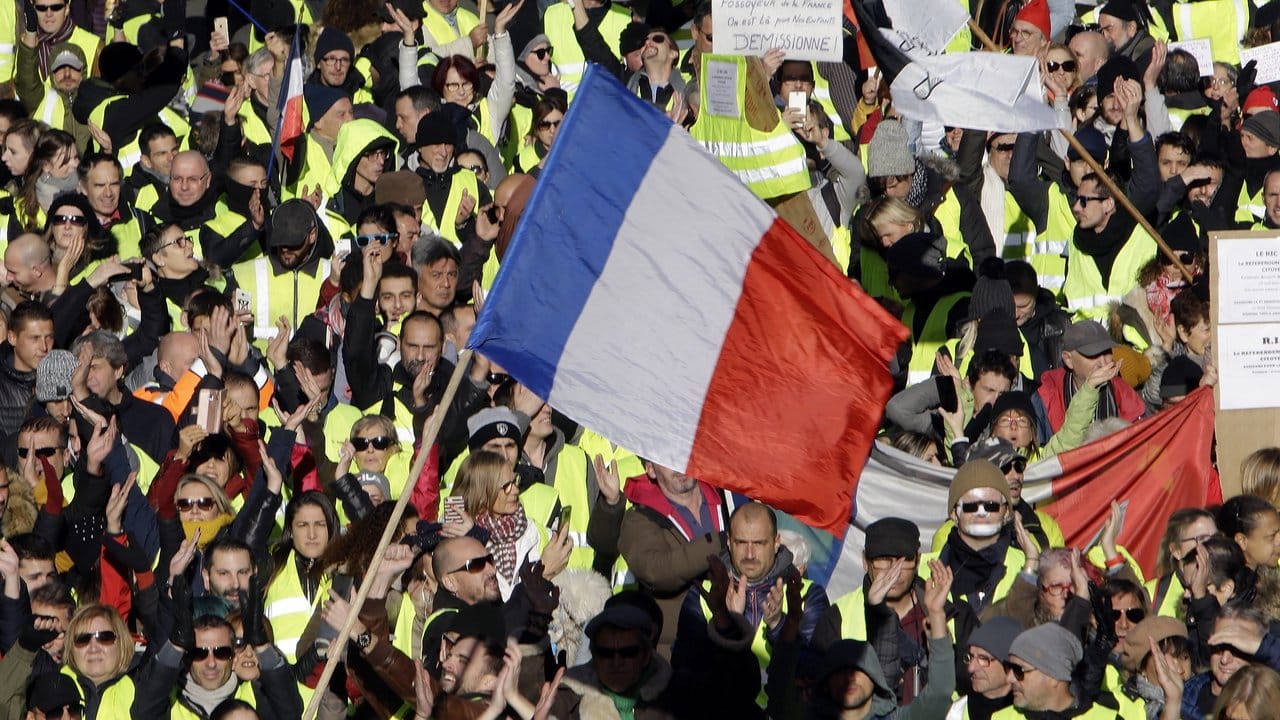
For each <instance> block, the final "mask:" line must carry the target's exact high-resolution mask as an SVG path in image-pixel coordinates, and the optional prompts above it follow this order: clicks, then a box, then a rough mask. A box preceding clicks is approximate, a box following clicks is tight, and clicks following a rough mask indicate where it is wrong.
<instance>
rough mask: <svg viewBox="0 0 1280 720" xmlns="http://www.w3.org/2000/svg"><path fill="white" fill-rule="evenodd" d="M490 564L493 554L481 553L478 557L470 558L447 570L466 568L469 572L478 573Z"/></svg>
mask: <svg viewBox="0 0 1280 720" xmlns="http://www.w3.org/2000/svg"><path fill="white" fill-rule="evenodd" d="M492 564H493V555H481V556H480V557H475V558H471V559H470V560H468V561H466V562H464V563H462V564H461V565H459V566H458V567H457V568H454V569H453V570H450V571H449V572H451V573H456V572H462V571H463V570H466V571H467V572H469V573H478V572H480V571H482V570H484V569H485V568H487V567H489V566H490V565H492Z"/></svg>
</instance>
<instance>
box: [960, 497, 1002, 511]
mask: <svg viewBox="0 0 1280 720" xmlns="http://www.w3.org/2000/svg"><path fill="white" fill-rule="evenodd" d="M959 505H960V511H961V512H967V513H976V512H978V508H982V509H983V510H985V511H986V512H989V513H993V512H996V511H997V510H999V509H1000V508H1002V507H1004V501H1003V500H979V501H977V502H962V503H960V504H959Z"/></svg>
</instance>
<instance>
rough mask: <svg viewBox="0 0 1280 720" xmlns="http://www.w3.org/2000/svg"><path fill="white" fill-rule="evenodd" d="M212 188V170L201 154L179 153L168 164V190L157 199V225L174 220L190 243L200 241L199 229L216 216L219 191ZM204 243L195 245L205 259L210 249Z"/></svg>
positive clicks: (154, 209)
mask: <svg viewBox="0 0 1280 720" xmlns="http://www.w3.org/2000/svg"><path fill="white" fill-rule="evenodd" d="M212 188H213V170H212V169H211V168H210V167H209V163H208V161H206V160H205V159H204V155H202V154H200V153H199V152H197V151H195V150H186V151H183V152H180V153H178V154H177V155H174V156H173V162H172V163H171V164H170V165H169V191H168V192H167V193H165V194H164V195H163V196H161V197H160V199H159V200H157V201H156V204H155V206H154V207H152V208H151V215H152V217H153V218H154V220H155V221H156V224H157V225H162V224H165V223H177V224H178V225H179V226H181V227H182V232H183V233H185V234H186V236H187V237H188V238H190V239H191V241H192V242H193V243H194V242H195V241H197V240H202V239H203V234H202V233H201V232H200V230H201V228H202V227H203V226H204V224H205V223H207V222H209V221H210V220H212V219H213V218H214V217H216V215H217V212H216V207H215V206H216V205H217V200H218V193H217V192H216V191H215V190H213V189H212ZM203 245H204V244H203V242H202V243H201V245H200V246H198V247H199V251H200V256H201V257H204V258H208V257H209V250H210V248H205V247H204V246H203ZM233 259H234V258H233Z"/></svg>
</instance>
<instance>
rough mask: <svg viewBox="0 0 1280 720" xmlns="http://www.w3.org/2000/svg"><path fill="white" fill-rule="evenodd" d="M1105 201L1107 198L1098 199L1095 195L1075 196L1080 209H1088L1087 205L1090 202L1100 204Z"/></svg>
mask: <svg viewBox="0 0 1280 720" xmlns="http://www.w3.org/2000/svg"><path fill="white" fill-rule="evenodd" d="M1107 199H1108V198H1104V197H1098V196H1095V195H1077V196H1076V202H1078V203H1080V207H1082V208H1086V207H1089V203H1091V202H1102V201H1103V200H1107Z"/></svg>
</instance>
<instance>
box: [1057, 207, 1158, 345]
mask: <svg viewBox="0 0 1280 720" xmlns="http://www.w3.org/2000/svg"><path fill="white" fill-rule="evenodd" d="M1155 254H1156V241H1155V240H1152V239H1151V236H1150V235H1148V234H1147V231H1146V230H1143V229H1142V226H1141V225H1139V226H1137V227H1135V228H1134V229H1133V234H1132V235H1130V236H1129V239H1128V240H1127V241H1126V242H1125V244H1124V247H1123V248H1121V249H1120V253H1119V255H1118V256H1117V257H1116V259H1115V262H1114V263H1113V264H1112V266H1111V277H1110V278H1108V282H1107V284H1106V285H1105V286H1104V285H1103V283H1102V273H1100V272H1098V265H1097V263H1095V262H1094V261H1093V258H1091V257H1089V256H1088V255H1086V254H1084V253H1083V252H1080V251H1079V249H1078V248H1072V251H1071V253H1070V254H1069V255H1068V256H1067V281H1066V282H1065V283H1063V285H1062V294H1063V296H1064V297H1065V298H1066V300H1067V310H1069V311H1071V313H1072V315H1073V316H1074V317H1075V319H1076V320H1098V321H1101V322H1103V324H1106V323H1105V319H1106V317H1107V314H1108V312H1109V308H1110V305H1111V303H1113V302H1120V301H1122V300H1123V299H1124V296H1125V295H1127V294H1128V293H1129V291H1130V290H1132V289H1133V287H1134V286H1135V285H1137V284H1138V273H1139V272H1141V271H1142V267H1143V266H1144V265H1146V264H1147V262H1148V261H1150V260H1151V258H1153V257H1155Z"/></svg>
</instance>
